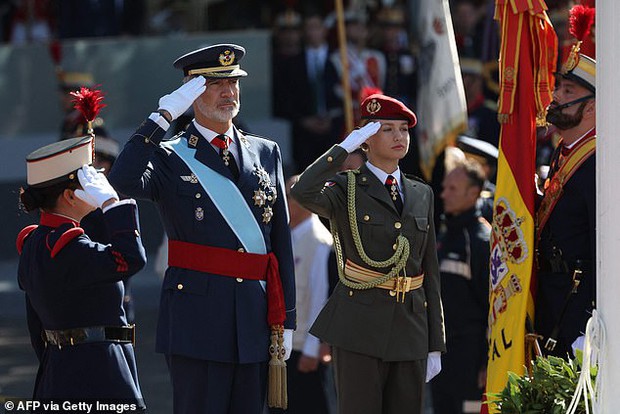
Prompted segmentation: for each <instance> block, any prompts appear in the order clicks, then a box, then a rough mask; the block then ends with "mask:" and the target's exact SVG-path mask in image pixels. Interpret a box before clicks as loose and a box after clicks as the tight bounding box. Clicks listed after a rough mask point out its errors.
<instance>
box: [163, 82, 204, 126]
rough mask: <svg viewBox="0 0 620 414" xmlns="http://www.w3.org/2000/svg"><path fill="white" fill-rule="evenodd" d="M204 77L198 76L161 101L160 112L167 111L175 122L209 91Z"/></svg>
mask: <svg viewBox="0 0 620 414" xmlns="http://www.w3.org/2000/svg"><path fill="white" fill-rule="evenodd" d="M206 81H207V80H206V79H205V78H204V76H197V77H195V78H194V79H192V80H190V81H189V82H187V83H185V84H183V86H181V87H180V88H178V89H177V90H176V91H174V92H172V93H170V94H168V95H164V96H162V97H161V98H160V99H159V108H158V110H162V109H163V110H166V111H168V113H169V114H170V116H171V117H172V120H173V121H174V120H175V119H177V118H178V117H179V116H181V115H183V113H184V112H185V111H187V109H188V108H189V107H190V106H192V104H193V103H194V101H195V100H196V99H197V98H198V97H199V96H200V95H202V93H203V92H204V91H205V90H206V89H207V87H206V86H205V82H206Z"/></svg>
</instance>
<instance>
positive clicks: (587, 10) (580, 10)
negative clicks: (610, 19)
mask: <svg viewBox="0 0 620 414" xmlns="http://www.w3.org/2000/svg"><path fill="white" fill-rule="evenodd" d="M595 14H596V9H594V8H592V7H587V6H584V5H581V4H578V5H576V6H573V8H571V9H570V18H569V28H568V31H569V32H570V34H572V35H573V36H574V37H575V38H576V39H577V40H578V41H583V39H585V38H586V36H587V35H588V33H590V28H591V27H592V24H593V23H594V16H595Z"/></svg>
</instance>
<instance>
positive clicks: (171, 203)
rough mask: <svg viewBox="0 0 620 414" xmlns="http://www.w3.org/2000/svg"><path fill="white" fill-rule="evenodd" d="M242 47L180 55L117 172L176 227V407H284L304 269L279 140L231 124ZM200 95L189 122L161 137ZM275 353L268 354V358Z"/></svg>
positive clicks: (160, 336)
mask: <svg viewBox="0 0 620 414" xmlns="http://www.w3.org/2000/svg"><path fill="white" fill-rule="evenodd" d="M244 55H245V49H244V48H243V47H241V46H238V45H234V44H219V45H213V46H208V47H205V48H202V49H198V50H195V51H193V52H190V53H188V54H186V55H183V56H181V57H180V58H178V59H177V60H176V61H175V62H174V66H175V67H176V68H178V69H180V70H182V72H183V74H184V85H183V86H181V87H180V88H178V89H177V90H175V91H174V92H172V93H170V94H168V95H165V96H163V97H162V98H161V99H160V100H159V108H158V111H157V112H154V113H152V114H151V115H150V116H149V117H148V119H147V120H146V121H145V122H144V123H143V124H142V125H141V126H140V128H139V129H138V130H137V131H136V132H135V133H134V135H133V136H132V137H131V139H130V140H129V141H128V143H127V144H126V145H125V147H124V149H123V150H122V151H121V153H120V154H119V156H118V158H117V160H116V162H115V164H114V166H113V168H112V171H111V172H110V176H109V178H110V182H111V183H112V184H113V185H115V186H116V187H117V188H118V190H119V191H120V192H122V193H125V194H128V195H132V196H134V197H138V198H145V199H149V200H152V201H154V202H155V203H156V204H157V206H158V208H159V210H160V212H161V213H162V219H163V222H164V227H165V230H166V234H167V236H168V240H169V242H168V269H167V270H166V273H165V277H164V280H163V286H162V293H161V304H160V312H159V323H158V329H157V341H156V350H157V351H158V352H161V353H163V354H165V356H166V361H167V363H168V369H169V371H170V376H171V379H172V388H173V399H174V401H173V406H174V412H175V413H183V414H188V413H206V412H213V413H238V414H251V413H254V414H259V413H262V410H263V406H264V401H265V395H266V394H265V391H266V387H267V383H268V380H269V393H270V394H269V405H270V406H274V407H280V408H286V404H287V401H286V389H285V385H286V376H285V374H286V366H285V363H284V360H285V359H287V358H288V356H289V355H290V352H291V348H292V330H293V329H294V328H295V279H294V266H293V254H292V247H291V237H290V230H289V227H288V212H287V205H286V197H285V194H286V192H285V186H284V184H285V183H284V177H283V173H282V159H281V155H280V150H279V148H278V146H277V144H276V143H274V142H273V141H270V140H267V139H264V138H260V137H257V136H253V135H250V134H246V133H244V132H242V131H240V130H238V129H237V128H236V127H235V126H234V125H233V122H232V120H233V118H234V117H235V116H236V115H237V113H238V112H239V102H240V101H239V79H240V78H241V77H244V76H246V75H247V72H246V71H245V70H243V69H241V66H240V61H241V59H242V58H243V56H244ZM190 106H193V109H194V113H195V114H196V115H195V116H196V118H195V119H194V120H193V122H191V124H190V125H189V127H188V128H187V130H186V131H184V132H183V133H181V134H180V135H179V136H176V137H175V138H174V139H172V140H171V141H164V142H162V138H163V137H164V134H165V133H166V130H167V129H168V127H169V125H170V122H172V121H173V120H174V119H176V118H177V117H178V116H180V115H181V114H183V113H184V112H185V111H186V110H187V109H188V108H189V107H190ZM268 361H269V362H268Z"/></svg>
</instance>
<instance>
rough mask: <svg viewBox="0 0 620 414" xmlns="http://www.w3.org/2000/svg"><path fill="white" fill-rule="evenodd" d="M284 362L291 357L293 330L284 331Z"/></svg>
mask: <svg viewBox="0 0 620 414" xmlns="http://www.w3.org/2000/svg"><path fill="white" fill-rule="evenodd" d="M283 336H284V360H285V361H286V360H287V359H289V358H290V357H291V351H292V350H293V330H292V329H285V330H284V335H283Z"/></svg>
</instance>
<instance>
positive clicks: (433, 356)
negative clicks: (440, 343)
mask: <svg viewBox="0 0 620 414" xmlns="http://www.w3.org/2000/svg"><path fill="white" fill-rule="evenodd" d="M440 371H441V352H439V351H433V352H429V353H428V359H427V360H426V382H429V381H430V380H432V379H433V378H435V375H437V374H439V372H440Z"/></svg>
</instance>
